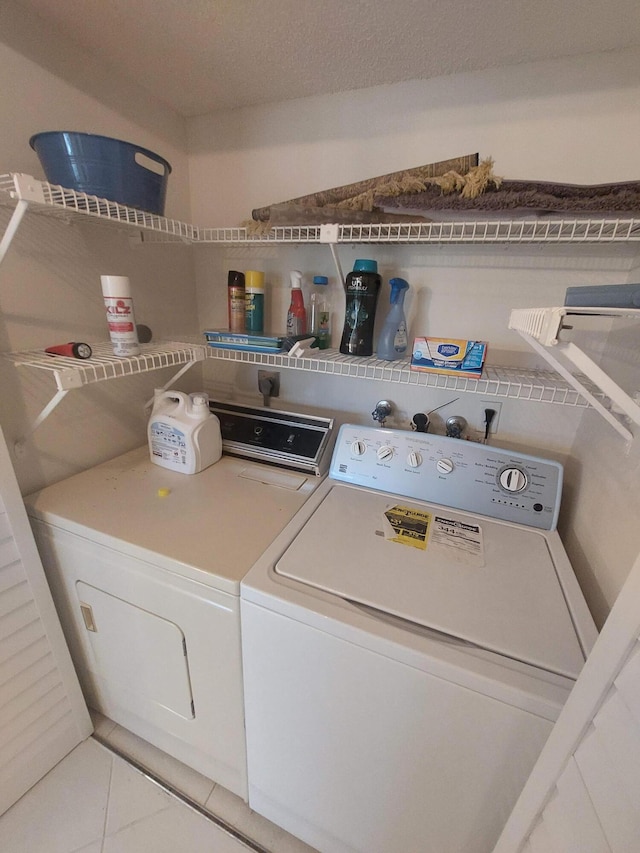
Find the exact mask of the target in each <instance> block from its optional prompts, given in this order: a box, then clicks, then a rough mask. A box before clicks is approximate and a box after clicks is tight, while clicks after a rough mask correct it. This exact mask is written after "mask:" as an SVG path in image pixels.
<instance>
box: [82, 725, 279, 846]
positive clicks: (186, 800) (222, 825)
mask: <svg viewBox="0 0 640 853" xmlns="http://www.w3.org/2000/svg"><path fill="white" fill-rule="evenodd" d="M91 737H92V738H93V739H94V740H95V741H97V743H99V744H100V745H101V746H103V747H104V748H105V749H106V750H108V751H109V752H110V753H112V755H117V756H118V758H122V759H123V761H126V762H127V764H130V765H131V767H133V768H134V769H135V770H137V771H138V772H139V773H142V775H143V776H145V778H147V779H148V780H149V781H150V782H152V783H153V784H154V785H157V786H158V787H159V788H161V789H162V790H163V791H166V793H167V794H170V795H171V796H172V797H175V798H176V799H177V800H180V802H181V803H183V804H184V805H185V806H187V807H188V808H190V809H192V811H195V812H197V813H198V814H199V815H201V816H202V817H204V818H206V819H207V820H209V821H211V822H212V823H214V824H215V825H216V826H217V827H218V828H219V829H221V830H223V832H226V833H227V835H230V836H231V837H232V838H235V839H236V840H237V841H240V842H241V843H242V844H244V845H245V846H246V847H248V848H249V849H250V850H253V851H254V853H269V851H268V850H267V849H266V848H265V847H262V846H261V845H260V844H258V843H257V842H256V841H254V840H253V839H251V838H249V837H248V836H246V835H244V833H242V832H240V830H239V829H237V828H236V827H235V826H232V825H231V824H229V823H227V822H226V821H224V820H222V818H220V817H218V816H217V815H215V814H213V813H212V812H210V811H207V809H205V808H204V806H202V805H200V803H197V802H195V800H192V799H191V798H190V797H188V796H187V795H186V794H183V793H182V791H179V790H178V789H177V788H174V787H173V785H171V784H170V783H169V782H166V781H165V780H164V779H161V778H160V777H159V776H156V774H155V773H153V772H152V771H150V770H148V769H147V768H146V767H145V766H144V765H143V764H140V763H139V762H138V761H136V760H135V759H133V758H131V757H130V756H128V755H127V754H126V753H125V752H123V751H122V750H120V749H117V748H116V747H114V746H113V745H112V744H110V743H108V742H107V741H106V740H104V739H103V738H102V737H101V736H99V735H96V733H95V732H94V733H93V734H92V735H91ZM111 773H112V774H113V762H112V764H111ZM109 785H111V777H110V778H109ZM214 788H215V783H214ZM212 790H213V788H212ZM107 807H108V803H107ZM104 829H105V831H106V815H105V825H104ZM104 839H105V835H104V834H103V839H102V844H103V846H104Z"/></svg>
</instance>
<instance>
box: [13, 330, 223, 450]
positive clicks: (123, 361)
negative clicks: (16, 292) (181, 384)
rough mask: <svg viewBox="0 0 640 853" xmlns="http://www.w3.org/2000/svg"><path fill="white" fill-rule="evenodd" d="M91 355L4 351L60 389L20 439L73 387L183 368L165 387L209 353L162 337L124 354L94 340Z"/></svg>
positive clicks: (14, 361) (20, 365)
mask: <svg viewBox="0 0 640 853" xmlns="http://www.w3.org/2000/svg"><path fill="white" fill-rule="evenodd" d="M91 346H92V350H93V353H92V355H91V358H88V359H78V358H70V357H66V356H51V355H48V354H47V353H46V352H43V351H41V350H36V351H27V352H8V353H3V358H5V359H8V360H9V361H11V362H12V363H13V364H14V365H16V366H17V367H30V368H35V369H37V370H44V371H47V372H48V373H49V374H50V375H52V376H53V378H54V379H55V383H56V386H57V389H58V390H57V391H56V393H55V394H54V395H53V397H52V398H51V400H50V401H49V402H48V403H47V405H46V406H45V407H44V408H43V409H42V411H41V412H40V414H39V415H38V416H37V417H36V418H35V420H34V421H33V422H32V423H31V425H30V427H29V429H28V430H27V432H26V433H25V435H24V436H23V437H22V439H20V441H18V442H17V445H21V444H23V443H24V440H25V439H26V438H27V436H29V435H31V434H32V433H33V432H34V431H35V430H36V429H37V428H38V427H39V426H40V424H41V423H43V421H45V420H46V419H47V418H48V417H49V415H50V414H51V412H53V410H54V409H55V408H56V406H58V404H59V403H61V402H62V400H63V399H64V398H65V397H66V395H67V394H68V393H69V391H71V390H73V389H74V388H81V387H83V386H84V385H91V384H93V383H95V382H104V381H106V380H109V379H118V378H119V377H123V376H135V375H137V374H140V373H148V372H149V371H152V370H161V369H162V368H165V367H177V366H179V367H180V369H179V370H178V371H177V373H174V374H173V375H172V376H171V378H170V379H169V380H168V381H167V382H166V383H165V384H164V385H163V386H162V387H163V389H165V388H168V387H169V386H170V385H172V384H173V383H174V382H175V381H176V380H177V379H179V377H180V376H182V374H183V373H185V372H186V371H187V370H189V368H190V367H192V366H193V365H194V364H195V363H196V362H199V361H203V360H204V358H205V355H206V347H205V346H204V344H187V343H180V342H175V341H160V342H157V343H153V344H141V346H140V350H141V352H140V355H133V356H127V357H126V358H121V357H119V356H115V355H114V354H113V349H112V347H111V344H109V343H102V344H92V345H91Z"/></svg>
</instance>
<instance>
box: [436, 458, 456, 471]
mask: <svg viewBox="0 0 640 853" xmlns="http://www.w3.org/2000/svg"><path fill="white" fill-rule="evenodd" d="M453 468H454V465H453V462H452V461H451V460H450V459H438V461H437V462H436V469H437V470H438V472H439V473H440V474H450V473H451V472H452V471H453Z"/></svg>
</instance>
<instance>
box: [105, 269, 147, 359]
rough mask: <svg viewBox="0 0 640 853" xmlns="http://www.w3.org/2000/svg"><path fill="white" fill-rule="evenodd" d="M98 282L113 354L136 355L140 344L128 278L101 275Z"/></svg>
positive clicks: (122, 355)
mask: <svg viewBox="0 0 640 853" xmlns="http://www.w3.org/2000/svg"><path fill="white" fill-rule="evenodd" d="M100 282H101V284H102V295H103V297H104V307H105V308H106V309H107V323H108V324H109V336H110V337H111V344H112V346H113V354H114V355H118V356H121V357H126V356H129V355H138V354H139V353H140V344H139V342H138V331H137V329H136V320H135V316H134V313H133V299H132V298H131V288H130V286H129V279H128V278H127V277H126V276H124V275H101V276H100Z"/></svg>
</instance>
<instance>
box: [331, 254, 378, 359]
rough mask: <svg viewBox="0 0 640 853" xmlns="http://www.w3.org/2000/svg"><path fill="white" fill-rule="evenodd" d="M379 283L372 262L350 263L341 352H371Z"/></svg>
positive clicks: (359, 261)
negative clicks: (350, 270)
mask: <svg viewBox="0 0 640 853" xmlns="http://www.w3.org/2000/svg"><path fill="white" fill-rule="evenodd" d="M381 283H382V280H381V278H380V276H379V275H378V264H377V262H376V261H370V260H363V259H361V260H357V261H356V262H355V264H354V265H353V272H350V273H349V274H348V275H347V281H346V284H345V290H346V308H345V318H344V330H343V332H342V340H341V341H340V352H341V353H344V354H345V355H372V354H373V325H374V322H375V319H376V306H377V304H378V293H379V292H380V285H381Z"/></svg>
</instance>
